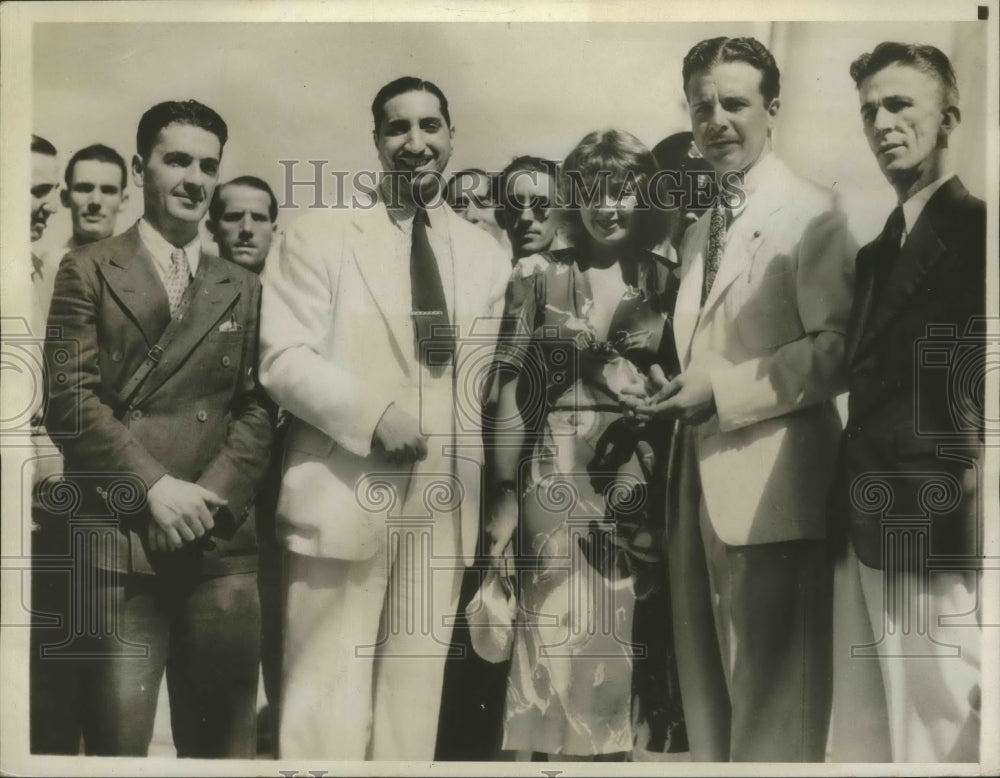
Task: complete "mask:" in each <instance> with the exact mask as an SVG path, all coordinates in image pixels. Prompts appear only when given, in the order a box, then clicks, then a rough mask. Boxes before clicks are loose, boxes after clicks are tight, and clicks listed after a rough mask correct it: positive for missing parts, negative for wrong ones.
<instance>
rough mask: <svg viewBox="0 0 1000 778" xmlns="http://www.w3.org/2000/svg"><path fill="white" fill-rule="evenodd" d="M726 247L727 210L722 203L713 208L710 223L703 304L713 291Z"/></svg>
mask: <svg viewBox="0 0 1000 778" xmlns="http://www.w3.org/2000/svg"><path fill="white" fill-rule="evenodd" d="M725 248H726V211H725V208H724V207H723V205H722V203H718V204H717V205H716V206H715V208H713V209H712V216H711V218H710V221H709V223H708V253H707V255H706V256H705V280H704V282H703V283H702V287H701V304H702V305H704V304H705V300H707V299H708V293H709V292H711V291H712V284H714V283H715V276H716V274H717V273H718V272H719V263H720V262H721V261H722V252H723V250H724V249H725Z"/></svg>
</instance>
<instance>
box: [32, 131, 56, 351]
mask: <svg viewBox="0 0 1000 778" xmlns="http://www.w3.org/2000/svg"><path fill="white" fill-rule="evenodd" d="M58 209H59V160H58V159H57V158H56V147H55V146H53V145H52V144H51V143H50V142H49V141H47V140H46V139H45V138H42V137H41V136H39V135H32V136H31V242H32V244H36V243H38V241H39V240H41V238H42V235H43V234H44V233H45V227H46V225H47V224H48V222H49V217H50V216H52V214H54V213H55V212H56V211H57V210H58ZM30 274H31V286H32V292H33V293H34V296H35V300H34V301H33V302H34V303H35V306H34V308H33V321H32V322H31V324H32V332H37V333H38V334H39V335H41V334H42V333H43V332H44V327H45V317H46V315H47V314H48V308H49V298H51V296H52V277H53V275H54V274H55V268H48V267H45V264H44V259H43V257H42V256H41V255H40V254H39V253H38V252H36V251H35V247H34V245H32V250H31V270H30Z"/></svg>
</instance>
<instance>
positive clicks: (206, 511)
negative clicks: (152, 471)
mask: <svg viewBox="0 0 1000 778" xmlns="http://www.w3.org/2000/svg"><path fill="white" fill-rule="evenodd" d="M147 500H148V503H149V511H150V513H151V514H152V516H153V521H152V522H151V524H150V531H149V542H150V546H151V547H152V548H153V549H154V550H162V551H174V550H176V549H178V548H180V547H181V546H183V545H184V544H185V543H190V542H191V541H193V540H196V539H197V538H200V537H202V536H203V535H204V534H205V533H206V532H209V531H211V529H212V528H213V527H214V526H215V520H214V519H213V518H212V512H213V511H215V510H216V509H217V508H220V507H222V506H223V505H226V504H227V501H226V500H223V499H222V498H221V497H219V495H217V494H216V493H215V492H213V491H210V490H208V489H206V488H205V487H203V486H199V485H198V484H193V483H191V482H189V481H182V480H180V479H179V478H174V477H173V476H170V475H165V476H163V477H162V478H161V479H160V480H159V481H157V482H156V483H155V484H153V485H152V486H151V487H150V489H149V493H148V494H147Z"/></svg>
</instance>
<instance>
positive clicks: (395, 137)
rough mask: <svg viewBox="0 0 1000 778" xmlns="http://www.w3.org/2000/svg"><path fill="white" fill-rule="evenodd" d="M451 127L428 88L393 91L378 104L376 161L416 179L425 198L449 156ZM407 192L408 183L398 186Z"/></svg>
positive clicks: (433, 190) (427, 198)
mask: <svg viewBox="0 0 1000 778" xmlns="http://www.w3.org/2000/svg"><path fill="white" fill-rule="evenodd" d="M451 139H452V128H451V127H449V126H448V122H447V121H446V120H445V118H444V116H443V115H442V114H441V104H440V102H439V101H438V99H437V97H436V96H435V95H433V94H431V93H430V92H425V91H423V90H413V91H410V92H403V94H400V95H396V96H395V97H393V98H392V99H391V100H389V101H388V102H386V104H385V106H383V108H382V121H381V122H379V126H378V130H377V131H376V133H375V146H376V147H377V149H378V158H379V162H381V163H382V169H383V170H385V171H386V172H387V173H393V172H395V173H400V174H402V176H403V177H404V179H405V180H406V181H408V182H410V183H419V186H420V188H421V194H422V196H423V198H424V200H425V202H426V201H428V200H429V199H431V197H432V196H433V194H434V193H435V192H436V191H437V188H438V186H439V184H440V175H424V176H419V175H418V174H419V173H436V174H440V173H442V172H444V169H445V167H446V166H447V164H448V160H449V158H450V157H451ZM402 194H404V195H407V194H409V192H408V187H405V186H404V187H402Z"/></svg>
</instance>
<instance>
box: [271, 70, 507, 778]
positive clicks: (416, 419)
mask: <svg viewBox="0 0 1000 778" xmlns="http://www.w3.org/2000/svg"><path fill="white" fill-rule="evenodd" d="M372 119H373V121H374V128H373V133H372V137H373V140H374V144H375V149H376V151H377V153H378V159H379V162H380V163H381V165H382V169H383V171H384V175H383V176H382V177H381V183H380V185H379V187H378V189H377V191H375V192H373V193H372V194H373V195H374V196H373V198H372V200H371V202H365V203H359V205H358V207H356V208H352V209H348V210H326V211H322V212H319V211H317V212H313V213H310V214H308V215H306V216H304V217H302V218H300V219H299V220H298V221H296V222H295V223H294V224H292V225H291V226H290V227H289V228H288V230H287V231H286V232H285V236H284V240H283V243H282V250H281V254H280V256H279V257H278V259H277V261H276V262H274V263H273V264H269V265H268V267H267V269H266V270H265V272H264V290H265V291H264V301H263V307H262V313H261V317H262V318H261V380H262V381H263V383H264V386H265V387H266V388H267V390H268V391H269V392H270V394H271V396H272V397H273V398H274V399H275V401H276V402H277V403H278V404H279V405H280V406H281V407H283V408H286V409H287V410H288V411H289V413H290V414H291V415H292V417H293V418H292V420H291V424H290V428H289V433H288V444H287V447H286V453H285V459H284V476H283V480H282V486H281V493H280V495H279V498H278V509H277V510H278V515H277V520H278V534H279V537H281V538H282V539H283V541H284V543H285V546H286V548H287V549H288V550H289V552H290V553H289V554H288V560H287V561H288V569H287V580H288V590H287V600H286V603H287V605H286V607H287V615H286V621H285V624H286V632H285V646H284V674H283V678H284V687H283V689H282V693H281V697H282V710H281V715H280V721H281V725H280V726H281V732H280V755H281V757H282V758H298V757H301V758H326V759H366V758H367V759H395V760H411V761H426V762H429V761H431V760H432V759H433V758H434V745H435V737H436V733H437V724H438V711H439V706H440V698H441V688H442V677H443V673H444V661H445V654H446V653H447V648H448V645H449V642H450V639H451V618H452V617H453V616H454V613H455V608H456V604H457V600H458V594H459V584H460V582H461V577H462V571H463V569H464V566H465V565H466V564H469V563H471V561H472V558H473V556H474V553H475V548H476V543H477V539H478V536H479V518H480V517H479V505H480V480H481V474H480V471H481V463H482V460H483V451H482V437H481V434H480V424H481V420H480V407H481V399H480V398H479V397H475V396H469V395H468V394H466V392H469V387H471V386H473V385H474V384H476V383H477V382H476V381H475V380H470V379H472V378H473V377H472V376H470V375H469V371H470V370H475V369H480V368H485V367H487V366H488V365H489V363H490V357H491V356H492V349H493V339H492V335H490V334H489V333H486V334H483V333H482V330H479V329H477V333H479V334H478V335H477V336H476V337H474V339H473V340H472V341H471V342H466V343H463V339H464V338H466V337H467V336H469V335H471V334H472V333H473V329H472V328H473V325H477V324H478V325H479V326H481V325H482V322H481V321H479V320H480V319H481V317H485V316H490V315H493V316H498V315H499V314H500V312H501V310H502V305H503V298H504V292H505V290H506V286H507V280H508V277H509V276H510V263H509V261H508V259H507V257H505V256H504V254H503V253H502V252H501V251H500V248H499V246H498V245H497V243H496V241H494V240H493V239H492V238H491V237H490V236H489V235H488V234H487V233H486V232H484V231H483V230H480V229H478V228H477V227H474V226H472V225H471V224H469V223H468V222H467V221H465V220H463V219H462V218H461V217H459V216H458V215H456V214H455V212H454V211H453V210H452V209H451V208H450V207H449V206H448V205H446V204H443V195H442V192H441V189H442V187H443V183H444V182H443V179H442V175H441V174H442V172H443V171H444V169H445V167H446V165H447V164H448V160H449V158H450V156H451V147H452V137H453V134H454V128H453V127H452V123H451V119H450V114H449V107H448V101H447V99H446V98H445V96H444V93H443V92H442V91H441V90H440V88H438V87H437V86H436V85H435V84H433V83H431V82H429V81H424V80H422V79H419V78H413V77H403V78H399V79H396V80H395V81H392V82H391V83H389V84H386V85H385V86H384V87H382V88H381V89H380V90H379V92H378V93H377V94H376V96H375V99H374V101H373V103H372ZM494 330H495V328H494ZM466 345H474V348H466V347H465V346H466ZM484 352H485V353H484Z"/></svg>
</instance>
